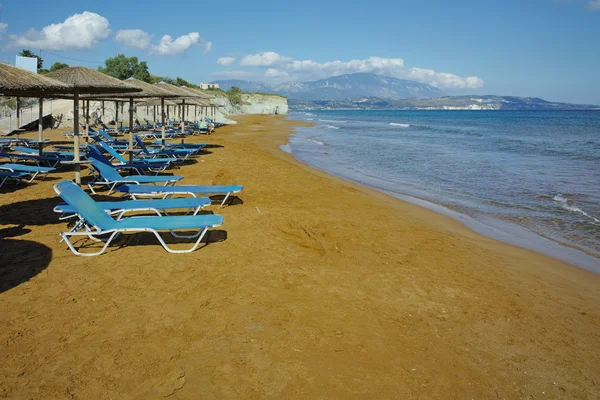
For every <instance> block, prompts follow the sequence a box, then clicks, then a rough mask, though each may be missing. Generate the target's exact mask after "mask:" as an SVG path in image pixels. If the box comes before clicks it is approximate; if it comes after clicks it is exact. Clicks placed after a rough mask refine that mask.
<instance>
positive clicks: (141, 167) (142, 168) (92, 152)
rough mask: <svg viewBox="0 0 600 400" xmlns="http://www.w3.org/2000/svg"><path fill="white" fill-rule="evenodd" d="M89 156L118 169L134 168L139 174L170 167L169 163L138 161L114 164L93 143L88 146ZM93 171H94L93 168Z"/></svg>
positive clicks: (160, 170) (155, 172) (156, 173)
mask: <svg viewBox="0 0 600 400" xmlns="http://www.w3.org/2000/svg"><path fill="white" fill-rule="evenodd" d="M87 150H88V157H93V158H95V159H96V160H98V161H100V162H102V163H104V164H106V165H108V166H109V167H113V168H114V169H116V170H117V171H121V170H132V171H135V173H136V174H138V175H145V173H146V172H147V171H151V172H154V174H155V175H158V173H160V172H162V171H164V170H165V169H167V168H168V167H169V164H155V163H153V164H148V163H136V164H129V163H127V164H113V163H112V162H111V161H110V160H109V159H108V158H106V157H105V156H104V154H102V153H101V152H100V149H98V148H97V147H96V146H94V145H93V144H91V145H89V146H88V149H87ZM91 171H94V170H93V169H92V170H91Z"/></svg>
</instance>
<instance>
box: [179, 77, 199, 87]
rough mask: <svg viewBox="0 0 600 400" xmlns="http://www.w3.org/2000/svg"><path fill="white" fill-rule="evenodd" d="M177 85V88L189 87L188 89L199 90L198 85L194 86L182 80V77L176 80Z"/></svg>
mask: <svg viewBox="0 0 600 400" xmlns="http://www.w3.org/2000/svg"><path fill="white" fill-rule="evenodd" d="M175 85H177V86H187V87H191V88H197V87H198V86H197V85H194V84H193V83H190V82H188V81H186V80H185V79H183V78H181V77H179V76H178V77H177V79H175Z"/></svg>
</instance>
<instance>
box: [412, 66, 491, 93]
mask: <svg viewBox="0 0 600 400" xmlns="http://www.w3.org/2000/svg"><path fill="white" fill-rule="evenodd" d="M404 72H405V73H403V74H401V76H400V77H402V78H406V79H410V80H412V81H417V82H422V83H427V84H428V85H431V86H435V87H439V88H447V89H467V88H468V89H477V88H480V87H482V86H483V84H484V82H483V80H482V79H480V78H477V77H476V76H469V77H466V78H461V77H460V76H458V75H454V74H450V73H447V72H435V71H434V70H432V69H425V68H410V69H408V70H406V71H404Z"/></svg>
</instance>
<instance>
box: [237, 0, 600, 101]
mask: <svg viewBox="0 0 600 400" xmlns="http://www.w3.org/2000/svg"><path fill="white" fill-rule="evenodd" d="M599 1H600V0H599ZM232 62H233V61H232ZM227 65H229V64H227ZM240 65H243V66H250V67H259V68H265V69H266V71H265V74H264V76H265V78H267V80H271V81H285V80H287V81H291V80H304V81H306V80H311V79H322V78H328V77H330V76H336V75H342V74H351V73H357V72H370V73H375V74H379V75H387V76H392V77H395V78H401V79H410V80H414V81H417V82H421V83H427V84H429V85H432V86H436V87H439V88H448V89H467V88H468V89H475V88H480V87H482V86H483V84H484V82H483V80H482V79H480V78H478V77H475V76H469V77H466V78H463V77H460V76H458V75H455V74H451V73H447V72H436V71H434V70H432V69H425V68H417V67H412V68H407V67H405V65H404V60H403V59H402V58H385V57H369V58H366V59H362V60H359V59H357V60H350V61H328V62H325V63H319V62H316V61H312V60H294V59H292V58H291V57H285V56H282V55H280V54H278V53H275V52H272V51H268V52H262V53H256V54H250V55H248V56H246V57H244V58H242V60H241V61H240ZM275 67H276V68H275Z"/></svg>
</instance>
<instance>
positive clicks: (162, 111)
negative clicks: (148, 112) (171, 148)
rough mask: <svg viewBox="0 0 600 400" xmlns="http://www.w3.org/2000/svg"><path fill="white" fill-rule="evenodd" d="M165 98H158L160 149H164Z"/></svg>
mask: <svg viewBox="0 0 600 400" xmlns="http://www.w3.org/2000/svg"><path fill="white" fill-rule="evenodd" d="M164 109H165V98H164V97H161V98H160V111H161V113H160V116H161V122H162V147H163V149H164V148H165V111H164Z"/></svg>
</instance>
